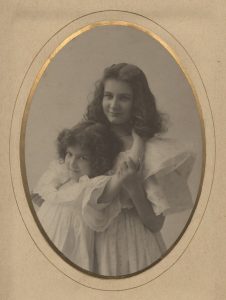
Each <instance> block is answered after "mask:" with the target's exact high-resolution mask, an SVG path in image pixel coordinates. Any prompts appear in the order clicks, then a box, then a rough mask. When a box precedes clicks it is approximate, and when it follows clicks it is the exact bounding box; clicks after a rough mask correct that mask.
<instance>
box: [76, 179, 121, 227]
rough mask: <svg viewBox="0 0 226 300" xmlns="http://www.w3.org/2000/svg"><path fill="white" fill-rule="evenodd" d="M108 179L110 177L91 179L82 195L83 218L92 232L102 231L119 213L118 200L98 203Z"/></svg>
mask: <svg viewBox="0 0 226 300" xmlns="http://www.w3.org/2000/svg"><path fill="white" fill-rule="evenodd" d="M110 179H111V176H98V177H95V178H92V179H91V180H90V182H89V184H88V186H87V187H86V191H85V193H84V199H83V208H82V214H83V218H84V221H85V222H86V224H87V225H88V226H89V227H90V228H91V229H92V230H94V231H104V230H105V229H106V228H107V227H108V226H109V225H110V223H111V222H112V221H113V219H114V218H115V217H116V216H117V215H118V214H119V213H120V211H121V205H120V202H119V200H118V199H115V200H114V201H112V202H110V203H98V199H99V197H100V196H101V194H102V193H103V191H104V188H105V186H106V184H107V183H108V181H109V180H110Z"/></svg>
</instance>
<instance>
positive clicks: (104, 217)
mask: <svg viewBox="0 0 226 300" xmlns="http://www.w3.org/2000/svg"><path fill="white" fill-rule="evenodd" d="M129 154H130V151H126V152H121V153H120V154H119V155H118V159H117V161H116V164H115V168H116V167H117V165H118V164H120V162H121V161H122V160H123V159H125V157H127V156H128V155H129ZM193 161H194V155H193V153H192V152H191V151H187V150H183V149H182V148H181V147H178V146H176V144H175V143H174V142H173V141H172V140H168V139H167V140H166V139H160V138H153V139H151V140H150V141H148V142H147V143H146V145H145V154H144V160H143V166H142V170H141V176H142V178H143V185H144V188H145V191H146V195H147V198H148V200H149V201H151V203H152V204H153V209H154V211H155V213H156V215H159V214H161V213H164V214H167V213H172V212H175V211H179V210H184V209H187V208H191V207H192V206H193V203H192V201H191V194H190V192H189V189H188V186H187V177H188V174H189V173H190V170H191V168H192V164H193ZM154 178H155V180H154ZM156 178H157V183H156ZM97 198H98V197H90V199H88V200H87V201H88V202H86V207H85V209H84V212H85V214H86V215H87V216H88V217H87V218H86V221H87V224H89V227H90V228H92V229H93V230H94V231H96V235H95V272H96V273H98V274H101V275H106V276H120V275H126V274H131V273H134V272H137V271H140V270H142V269H144V268H146V267H148V266H150V265H151V264H152V263H153V262H155V261H156V260H158V259H159V258H160V257H161V251H160V248H159V245H158V243H157V241H156V237H155V235H154V234H153V233H152V232H151V231H150V230H149V229H147V228H146V227H145V226H144V225H143V223H142V222H141V220H140V218H139V216H138V214H137V211H136V209H135V207H134V205H133V203H132V201H131V200H130V199H129V196H128V195H127V194H126V192H125V191H124V190H122V191H121V193H120V195H119V197H118V198H117V199H115V200H114V201H113V202H112V203H110V204H106V203H105V204H98V203H97Z"/></svg>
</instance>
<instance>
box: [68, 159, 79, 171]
mask: <svg viewBox="0 0 226 300" xmlns="http://www.w3.org/2000/svg"><path fill="white" fill-rule="evenodd" d="M70 166H71V168H72V169H75V168H76V167H77V160H76V158H72V159H71V161H70Z"/></svg>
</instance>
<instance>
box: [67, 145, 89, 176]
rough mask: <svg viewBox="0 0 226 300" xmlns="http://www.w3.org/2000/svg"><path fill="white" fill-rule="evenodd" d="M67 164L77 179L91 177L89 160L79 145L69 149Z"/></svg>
mask: <svg viewBox="0 0 226 300" xmlns="http://www.w3.org/2000/svg"><path fill="white" fill-rule="evenodd" d="M65 164H66V166H67V168H68V169H69V170H70V171H71V172H72V174H73V175H74V176H75V177H76V178H77V179H79V178H80V177H81V176H83V175H87V176H90V175H91V167H90V162H89V158H88V156H87V153H85V151H83V150H82V149H81V147H80V146H79V145H75V146H70V147H68V148H67V152H66V156H65Z"/></svg>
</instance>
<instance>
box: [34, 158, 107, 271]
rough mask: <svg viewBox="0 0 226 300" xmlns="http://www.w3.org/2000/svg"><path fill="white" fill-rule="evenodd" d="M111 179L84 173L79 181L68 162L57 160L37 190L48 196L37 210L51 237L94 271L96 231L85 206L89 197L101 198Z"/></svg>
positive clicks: (45, 174)
mask: <svg viewBox="0 0 226 300" xmlns="http://www.w3.org/2000/svg"><path fill="white" fill-rule="evenodd" d="M109 179H110V176H98V177H95V178H92V179H89V178H88V177H87V176H83V177H81V178H80V180H79V182H75V181H74V180H72V179H71V180H70V179H69V178H68V171H67V169H66V167H65V165H64V164H60V163H59V162H57V161H54V162H52V163H51V164H50V167H49V168H48V169H47V171H46V172H45V173H44V174H43V176H42V177H41V178H40V180H39V182H38V184H37V186H36V187H35V189H34V190H33V193H36V194H39V195H40V196H41V197H42V198H43V199H44V202H43V203H42V205H41V206H40V207H36V212H37V216H38V219H39V221H40V223H41V225H42V227H43V229H44V231H45V233H46V234H47V236H48V237H49V239H50V240H51V241H52V242H53V244H54V245H55V246H56V248H57V249H58V250H59V251H60V252H61V253H62V254H64V255H65V256H66V257H67V258H68V259H69V260H70V261H72V262H73V263H75V264H76V265H78V266H80V267H81V268H83V269H85V270H88V271H93V257H94V231H93V230H92V228H90V227H89V226H88V224H87V222H86V217H87V218H89V211H90V209H88V210H87V209H85V207H86V203H87V202H88V200H89V199H93V201H97V198H99V196H100V194H101V193H102V192H103V189H104V187H105V185H106V184H107V182H108V180H109ZM84 211H85V213H84ZM91 213H92V212H91ZM99 217H100V218H103V217H101V216H99ZM102 223H103V222H102Z"/></svg>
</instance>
